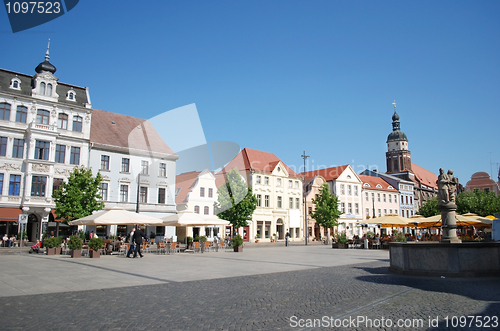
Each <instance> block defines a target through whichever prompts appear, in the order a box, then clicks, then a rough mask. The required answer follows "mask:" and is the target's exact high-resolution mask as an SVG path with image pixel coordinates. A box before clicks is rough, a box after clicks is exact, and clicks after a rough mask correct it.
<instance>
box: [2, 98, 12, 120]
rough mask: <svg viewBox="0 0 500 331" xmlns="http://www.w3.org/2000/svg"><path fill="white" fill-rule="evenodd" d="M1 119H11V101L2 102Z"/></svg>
mask: <svg viewBox="0 0 500 331" xmlns="http://www.w3.org/2000/svg"><path fill="white" fill-rule="evenodd" d="M0 119H2V120H5V121H8V120H9V119H10V103H6V102H2V103H0Z"/></svg>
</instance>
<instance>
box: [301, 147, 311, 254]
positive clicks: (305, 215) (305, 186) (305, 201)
mask: <svg viewBox="0 0 500 331" xmlns="http://www.w3.org/2000/svg"><path fill="white" fill-rule="evenodd" d="M301 157H302V158H303V159H304V190H303V191H304V192H303V194H304V237H305V243H306V245H307V241H308V240H307V239H308V238H307V237H309V229H308V227H307V199H306V188H307V185H306V159H307V158H308V157H309V155H306V151H304V154H302V155H301Z"/></svg>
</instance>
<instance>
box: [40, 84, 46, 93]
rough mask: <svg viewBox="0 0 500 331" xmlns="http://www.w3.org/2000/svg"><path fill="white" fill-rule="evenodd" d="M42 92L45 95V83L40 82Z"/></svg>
mask: <svg viewBox="0 0 500 331" xmlns="http://www.w3.org/2000/svg"><path fill="white" fill-rule="evenodd" d="M40 94H41V95H45V83H43V82H42V83H40Z"/></svg>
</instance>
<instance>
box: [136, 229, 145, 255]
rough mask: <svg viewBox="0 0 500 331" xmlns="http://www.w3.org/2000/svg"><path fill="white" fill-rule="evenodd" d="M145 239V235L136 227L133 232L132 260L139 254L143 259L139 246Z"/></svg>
mask: <svg viewBox="0 0 500 331" xmlns="http://www.w3.org/2000/svg"><path fill="white" fill-rule="evenodd" d="M143 237H144V238H145V237H146V235H145V234H144V232H142V230H141V227H140V226H138V227H137V230H135V232H134V242H135V251H134V258H135V257H137V254H139V256H140V257H144V256H143V255H142V253H141V245H142V238H143Z"/></svg>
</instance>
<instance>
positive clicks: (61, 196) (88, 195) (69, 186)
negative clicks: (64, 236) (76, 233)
mask: <svg viewBox="0 0 500 331" xmlns="http://www.w3.org/2000/svg"><path fill="white" fill-rule="evenodd" d="M101 181H102V177H101V175H100V174H99V173H98V174H97V175H96V176H95V177H94V176H93V175H92V170H91V169H86V168H85V167H83V166H81V167H75V168H74V169H73V171H72V172H71V173H70V175H69V177H68V182H67V183H63V184H62V185H61V187H60V188H59V189H58V190H55V191H54V192H53V193H52V198H53V199H54V200H55V202H56V215H57V217H59V218H62V219H63V220H64V223H68V222H70V221H72V220H75V219H78V218H82V217H85V216H88V215H91V214H92V212H94V211H96V210H101V209H103V208H104V203H103V202H102V201H99V199H101V196H100V195H99V189H100V187H101Z"/></svg>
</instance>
